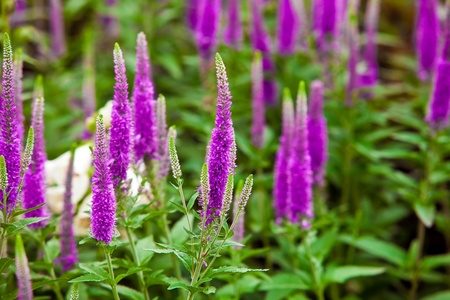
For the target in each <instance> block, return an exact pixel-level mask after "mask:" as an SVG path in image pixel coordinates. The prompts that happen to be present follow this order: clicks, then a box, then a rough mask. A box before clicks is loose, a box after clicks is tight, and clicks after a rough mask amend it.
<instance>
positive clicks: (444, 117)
mask: <svg viewBox="0 0 450 300" xmlns="http://www.w3.org/2000/svg"><path fill="white" fill-rule="evenodd" d="M449 102H450V62H449V61H445V60H439V62H438V65H437V71H436V77H435V79H434V87H433V93H432V97H431V98H430V102H429V104H428V115H427V117H426V121H427V122H429V123H430V126H431V127H432V128H433V129H437V130H442V129H444V128H445V127H446V126H447V123H448V116H449V109H450V107H449Z"/></svg>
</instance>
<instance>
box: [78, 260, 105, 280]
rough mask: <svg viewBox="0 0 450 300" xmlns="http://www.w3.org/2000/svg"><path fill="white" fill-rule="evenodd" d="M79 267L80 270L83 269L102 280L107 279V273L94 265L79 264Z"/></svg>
mask: <svg viewBox="0 0 450 300" xmlns="http://www.w3.org/2000/svg"><path fill="white" fill-rule="evenodd" d="M79 267H80V269H83V270H85V271H86V272H88V273H91V274H95V275H97V276H98V277H101V278H102V279H104V280H106V279H108V278H109V274H108V272H106V271H105V270H103V269H102V268H100V267H99V266H97V265H95V264H89V263H80V264H79Z"/></svg>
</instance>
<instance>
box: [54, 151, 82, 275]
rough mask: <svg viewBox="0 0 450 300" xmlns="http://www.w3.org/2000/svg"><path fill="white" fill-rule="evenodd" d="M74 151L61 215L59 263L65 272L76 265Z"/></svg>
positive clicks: (71, 156)
mask: <svg viewBox="0 0 450 300" xmlns="http://www.w3.org/2000/svg"><path fill="white" fill-rule="evenodd" d="M74 156H75V149H72V151H71V154H70V160H69V167H68V169H67V175H66V187H65V191H64V208H63V211H62V214H61V239H60V250H61V256H60V258H59V261H60V262H61V263H62V267H63V269H64V270H65V271H67V270H70V269H71V268H72V267H73V266H74V265H76V264H77V263H78V250H77V246H76V244H75V237H74V236H73V211H72V179H73V161H74Z"/></svg>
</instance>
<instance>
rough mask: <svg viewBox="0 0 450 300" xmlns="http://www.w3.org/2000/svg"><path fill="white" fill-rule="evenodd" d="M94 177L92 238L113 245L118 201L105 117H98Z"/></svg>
mask: <svg viewBox="0 0 450 300" xmlns="http://www.w3.org/2000/svg"><path fill="white" fill-rule="evenodd" d="M94 166H95V170H94V174H93V175H92V213H91V225H92V236H93V237H94V238H95V239H96V240H97V241H103V242H105V243H106V244H109V243H111V240H112V238H113V235H114V231H115V226H116V199H115V196H114V187H113V184H112V180H111V174H110V169H109V164H108V150H107V147H106V132H105V123H104V122H103V117H102V116H101V115H100V116H99V117H97V132H96V135H95V148H94Z"/></svg>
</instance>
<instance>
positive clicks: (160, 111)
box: [156, 95, 177, 179]
mask: <svg viewBox="0 0 450 300" xmlns="http://www.w3.org/2000/svg"><path fill="white" fill-rule="evenodd" d="M156 116H157V121H158V136H159V142H158V145H159V150H158V152H159V158H160V159H159V170H158V177H159V178H160V179H161V178H163V177H166V176H167V175H168V174H169V169H170V158H169V149H168V147H167V141H168V140H169V139H170V137H173V139H174V140H176V137H177V136H176V135H177V132H176V130H175V129H174V128H173V127H171V128H169V132H167V123H166V99H165V98H164V96H163V95H159V97H158V102H157V108H156Z"/></svg>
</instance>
